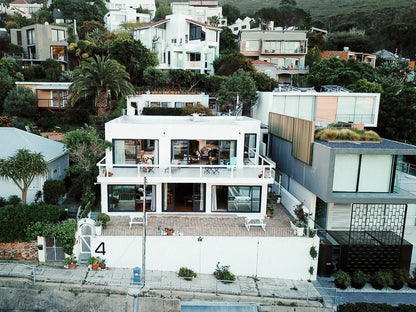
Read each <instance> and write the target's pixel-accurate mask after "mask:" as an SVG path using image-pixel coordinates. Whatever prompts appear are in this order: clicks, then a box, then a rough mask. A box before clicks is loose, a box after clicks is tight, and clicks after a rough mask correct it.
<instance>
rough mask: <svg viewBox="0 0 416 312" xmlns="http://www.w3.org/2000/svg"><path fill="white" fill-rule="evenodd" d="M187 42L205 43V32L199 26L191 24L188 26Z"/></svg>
mask: <svg viewBox="0 0 416 312" xmlns="http://www.w3.org/2000/svg"><path fill="white" fill-rule="evenodd" d="M189 40H201V41H205V32H204V31H203V30H202V27H201V26H198V25H195V24H192V23H190V24H189Z"/></svg>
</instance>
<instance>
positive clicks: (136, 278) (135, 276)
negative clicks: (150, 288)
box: [133, 267, 140, 285]
mask: <svg viewBox="0 0 416 312" xmlns="http://www.w3.org/2000/svg"><path fill="white" fill-rule="evenodd" d="M133 285H140V268H139V267H135V268H134V269H133Z"/></svg>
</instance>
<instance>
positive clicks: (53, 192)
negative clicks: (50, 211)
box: [43, 180, 66, 205]
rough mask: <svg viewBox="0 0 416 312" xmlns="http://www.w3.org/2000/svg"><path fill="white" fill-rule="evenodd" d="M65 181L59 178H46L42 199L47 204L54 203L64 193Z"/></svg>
mask: <svg viewBox="0 0 416 312" xmlns="http://www.w3.org/2000/svg"><path fill="white" fill-rule="evenodd" d="M65 192H66V190H65V182H64V181H61V180H47V181H45V183H44V184H43V200H44V201H45V203H47V204H52V205H56V204H57V203H58V200H59V198H60V197H61V196H63V195H65Z"/></svg>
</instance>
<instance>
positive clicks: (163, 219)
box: [102, 204, 295, 237]
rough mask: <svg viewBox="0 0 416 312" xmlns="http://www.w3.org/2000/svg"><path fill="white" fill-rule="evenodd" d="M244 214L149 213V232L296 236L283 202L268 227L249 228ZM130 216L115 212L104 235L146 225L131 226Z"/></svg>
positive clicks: (267, 221) (122, 233)
mask: <svg viewBox="0 0 416 312" xmlns="http://www.w3.org/2000/svg"><path fill="white" fill-rule="evenodd" d="M244 220H245V218H244V217H237V216H231V215H218V214H211V215H207V214H204V215H195V214H194V215H190V214H189V213H186V214H177V213H175V214H169V213H163V214H156V213H147V225H146V231H147V233H146V235H147V236H162V235H166V231H165V228H170V229H173V230H174V234H173V235H178V236H238V237H244V236H262V237H290V236H295V235H294V233H293V230H292V229H291V227H290V217H289V216H288V214H287V212H286V209H285V208H284V207H283V206H282V205H281V204H275V209H274V215H273V217H272V218H267V219H265V220H264V223H265V224H266V228H265V231H263V229H262V228H260V227H252V228H251V229H250V231H247V229H246V227H245V225H244ZM129 221H130V218H129V216H114V217H111V221H110V222H109V223H108V224H107V226H106V228H105V229H103V231H102V235H103V236H140V235H142V234H143V226H142V225H140V224H133V225H132V226H131V228H130V227H129Z"/></svg>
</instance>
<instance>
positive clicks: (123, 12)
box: [104, 7, 152, 32]
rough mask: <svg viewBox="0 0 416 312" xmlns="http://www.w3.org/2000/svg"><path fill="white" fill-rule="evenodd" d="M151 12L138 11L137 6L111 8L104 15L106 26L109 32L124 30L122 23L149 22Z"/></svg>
mask: <svg viewBox="0 0 416 312" xmlns="http://www.w3.org/2000/svg"><path fill="white" fill-rule="evenodd" d="M151 18H152V17H151V14H146V13H137V12H136V9H135V8H131V7H128V8H125V9H111V10H109V11H108V12H107V14H105V15H104V24H105V28H106V29H107V30H108V31H109V32H117V31H120V30H124V28H123V27H121V24H122V23H136V22H140V23H149V22H150V20H151Z"/></svg>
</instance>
